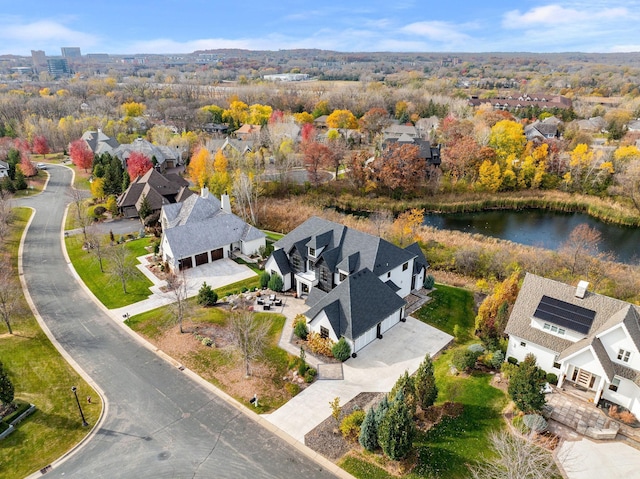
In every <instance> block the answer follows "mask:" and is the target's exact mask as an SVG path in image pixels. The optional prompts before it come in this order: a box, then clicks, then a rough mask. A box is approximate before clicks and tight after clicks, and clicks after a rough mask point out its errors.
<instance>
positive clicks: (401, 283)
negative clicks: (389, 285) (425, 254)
mask: <svg viewBox="0 0 640 479" xmlns="http://www.w3.org/2000/svg"><path fill="white" fill-rule="evenodd" d="M413 261H414V260H413V259H411V260H409V261H408V265H407V269H406V270H404V271H403V270H402V265H400V266H398V267H397V268H393V269H392V270H391V271H389V273H390V274H389V273H385V274H383V275H381V276H379V278H380V281H382V282H383V283H386V282H387V281H389V280H390V281H393V283H394V284H395V285H396V286H398V287H399V288H400V289H399V290H398V291H396V294H397V295H398V296H400V297H401V298H404V297H405V296H407V295H408V294H409V293H411V278H412V277H413ZM403 264H404V263H403ZM417 286H418V285H416V287H417Z"/></svg>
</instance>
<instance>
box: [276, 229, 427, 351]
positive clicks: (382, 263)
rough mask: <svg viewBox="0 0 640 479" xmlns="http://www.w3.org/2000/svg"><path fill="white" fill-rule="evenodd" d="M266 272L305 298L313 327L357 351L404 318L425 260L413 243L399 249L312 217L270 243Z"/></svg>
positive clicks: (425, 266) (286, 287)
mask: <svg viewBox="0 0 640 479" xmlns="http://www.w3.org/2000/svg"><path fill="white" fill-rule="evenodd" d="M274 247H275V251H274V252H273V254H272V255H271V256H270V257H269V259H268V260H267V263H266V265H265V269H266V271H268V272H270V273H271V274H279V275H280V276H282V278H283V282H284V289H285V291H286V290H290V289H294V290H295V291H296V293H297V294H298V296H302V297H304V296H306V297H307V305H308V306H309V310H308V311H307V312H306V313H305V316H306V317H307V323H308V325H309V328H310V329H311V330H312V331H316V332H318V333H320V334H321V335H322V336H325V337H329V338H331V339H332V340H334V341H338V340H339V339H340V338H341V337H344V338H345V339H346V340H347V341H348V342H349V344H350V345H351V351H352V352H354V353H355V352H357V351H359V350H360V349H362V348H363V347H364V346H365V345H367V344H369V343H370V342H371V341H373V340H375V339H376V338H381V337H382V334H383V333H384V332H385V331H387V330H388V329H389V328H391V327H392V326H393V325H395V324H397V323H398V322H399V321H401V320H403V319H404V317H405V311H404V309H405V304H406V302H405V300H404V298H405V297H407V296H408V295H409V294H410V293H411V291H413V290H416V289H420V288H422V285H423V283H424V279H425V274H426V269H427V267H428V264H427V261H426V259H425V257H424V254H423V253H422V251H421V249H420V247H419V246H418V245H417V244H415V243H414V244H412V245H410V246H408V247H407V248H400V247H398V246H395V245H393V244H391V243H389V242H388V241H385V240H383V239H382V238H379V237H377V236H373V235H370V234H367V233H363V232H361V231H357V230H353V229H350V228H347V227H346V226H344V225H341V224H338V223H334V222H331V221H328V220H325V219H322V218H318V217H312V218H310V219H308V220H307V221H305V222H304V223H302V224H301V225H300V226H298V227H297V228H296V229H294V230H293V231H291V232H290V233H289V234H288V235H286V236H285V237H283V238H282V239H280V240H279V241H277V242H276V243H274Z"/></svg>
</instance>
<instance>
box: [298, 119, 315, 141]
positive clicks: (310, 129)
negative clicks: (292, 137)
mask: <svg viewBox="0 0 640 479" xmlns="http://www.w3.org/2000/svg"><path fill="white" fill-rule="evenodd" d="M300 136H302V141H303V142H307V141H312V140H313V139H314V138H315V137H316V129H315V128H314V126H313V123H305V124H304V125H302V128H301V129H300Z"/></svg>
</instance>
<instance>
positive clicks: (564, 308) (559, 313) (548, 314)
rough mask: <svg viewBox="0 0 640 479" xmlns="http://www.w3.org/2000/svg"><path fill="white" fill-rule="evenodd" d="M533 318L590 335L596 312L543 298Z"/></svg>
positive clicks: (553, 299)
mask: <svg viewBox="0 0 640 479" xmlns="http://www.w3.org/2000/svg"><path fill="white" fill-rule="evenodd" d="M533 316H534V317H535V318H538V319H542V320H543V321H548V322H550V323H553V324H555V325H557V326H561V327H563V328H567V329H571V330H573V331H576V332H578V333H581V334H587V333H589V329H591V325H592V324H593V319H594V318H595V317H596V312H595V311H592V310H590V309H587V308H583V307H581V306H576V305H575V304H571V303H567V302H566V301H562V300H559V299H555V298H550V297H549V296H546V295H545V296H543V297H542V299H541V300H540V303H539V304H538V307H537V308H536V312H535V313H533Z"/></svg>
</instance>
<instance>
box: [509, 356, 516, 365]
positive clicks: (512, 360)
mask: <svg viewBox="0 0 640 479" xmlns="http://www.w3.org/2000/svg"><path fill="white" fill-rule="evenodd" d="M507 362H508V363H509V364H515V365H517V364H518V360H517V359H516V358H514V357H513V356H509V357H508V358H507Z"/></svg>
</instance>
